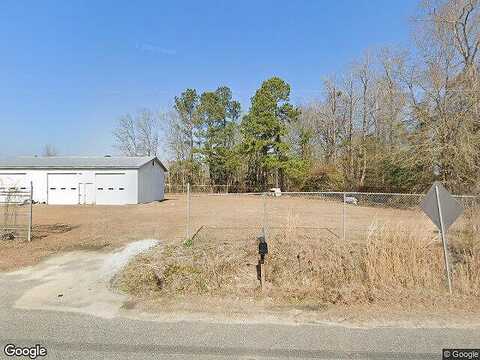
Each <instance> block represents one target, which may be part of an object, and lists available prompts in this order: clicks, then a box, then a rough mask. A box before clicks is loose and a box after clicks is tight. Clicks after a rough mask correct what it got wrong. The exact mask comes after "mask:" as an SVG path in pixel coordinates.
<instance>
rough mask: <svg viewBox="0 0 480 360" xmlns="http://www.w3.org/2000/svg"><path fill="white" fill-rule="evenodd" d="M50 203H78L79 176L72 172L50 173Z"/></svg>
mask: <svg viewBox="0 0 480 360" xmlns="http://www.w3.org/2000/svg"><path fill="white" fill-rule="evenodd" d="M47 176H48V203H49V204H52V205H76V204H78V194H79V190H78V176H77V174H75V173H71V174H48V175H47Z"/></svg>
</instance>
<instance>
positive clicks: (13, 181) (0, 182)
mask: <svg viewBox="0 0 480 360" xmlns="http://www.w3.org/2000/svg"><path fill="white" fill-rule="evenodd" d="M27 183H28V182H27V174H26V173H0V191H6V190H14V189H15V190H27V189H30V186H28V184H27Z"/></svg>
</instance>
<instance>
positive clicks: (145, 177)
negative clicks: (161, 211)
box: [138, 161, 165, 203]
mask: <svg viewBox="0 0 480 360" xmlns="http://www.w3.org/2000/svg"><path fill="white" fill-rule="evenodd" d="M164 187H165V171H164V170H163V168H162V167H161V166H160V165H159V164H158V163H157V162H152V161H150V162H148V163H147V164H145V165H143V166H142V167H141V168H140V169H139V170H138V202H139V203H148V202H152V201H159V200H163V199H164Z"/></svg>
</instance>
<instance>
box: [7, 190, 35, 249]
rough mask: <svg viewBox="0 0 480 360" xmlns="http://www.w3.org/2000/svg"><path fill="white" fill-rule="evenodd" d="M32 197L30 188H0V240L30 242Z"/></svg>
mask: <svg viewBox="0 0 480 360" xmlns="http://www.w3.org/2000/svg"><path fill="white" fill-rule="evenodd" d="M32 195H33V186H32V185H31V184H30V188H27V187H24V188H20V189H19V188H0V239H1V240H28V241H30V240H31V237H32V203H33V201H32Z"/></svg>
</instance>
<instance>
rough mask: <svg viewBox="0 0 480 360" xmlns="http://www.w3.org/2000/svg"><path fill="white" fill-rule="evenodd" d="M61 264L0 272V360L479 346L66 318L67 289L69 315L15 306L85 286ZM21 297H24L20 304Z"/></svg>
mask: <svg viewBox="0 0 480 360" xmlns="http://www.w3.org/2000/svg"><path fill="white" fill-rule="evenodd" d="M92 256H93V255H91V256H88V258H89V259H90V260H91V262H90V263H89V264H90V265H89V266H92V265H91V263H92V261H93V260H92ZM65 259H67V260H68V261H63V260H62V261H63V262H62V261H57V260H54V259H52V260H51V262H48V261H47V262H45V263H44V264H43V265H41V266H39V267H38V268H35V269H33V270H32V271H30V274H29V275H28V276H27V275H25V274H22V275H18V276H5V275H2V274H0V320H1V322H0V346H1V350H0V351H1V354H0V358H6V357H5V355H4V354H3V348H4V346H5V345H6V344H8V343H14V344H16V345H22V346H26V345H30V346H32V345H35V344H42V345H44V346H45V347H46V348H47V350H48V356H47V359H80V360H82V359H122V360H123V359H135V360H138V359H286V358H292V359H311V358H316V359H441V356H440V354H441V349H442V348H450V347H464V348H472V347H473V348H475V347H477V348H478V347H480V329H401V328H374V329H360V328H348V327H342V326H327V325H278V324H259V323H236V324H232V323H230V324H228V323H213V322H212V323H209V322H206V321H196V322H195V321H191V322H189V321H175V322H161V321H141V320H133V319H130V318H126V317H124V316H122V313H120V314H116V313H112V314H114V315H113V316H112V317H111V318H101V317H96V316H93V315H89V314H85V313H75V312H71V309H72V306H79V307H80V306H83V305H84V304H83V302H84V301H86V300H85V299H86V297H85V298H84V297H79V296H80V295H81V294H83V291H79V292H77V293H74V292H73V290H70V291H72V292H71V293H66V294H65V297H68V295H69V294H77V295H76V296H78V297H79V298H78V299H77V300H75V301H72V302H71V303H70V304H69V307H65V308H62V307H59V308H58V309H64V310H68V311H51V310H45V309H43V310H42V309H40V310H32V309H28V308H25V309H20V308H18V303H19V301H18V299H20V298H24V300H23V301H21V302H20V303H23V304H32V303H33V300H35V299H36V300H37V301H38V302H42V301H43V302H45V301H46V300H45V299H44V295H45V293H48V291H49V289H50V288H52V285H51V284H55V286H57V287H58V286H67V285H68V286H69V287H70V286H74V284H73V283H78V286H77V287H78V288H79V289H80V290H82V289H83V288H84V287H85V283H88V281H87V280H88V279H89V277H84V278H82V277H80V276H79V275H76V276H72V277H69V276H67V277H65V276H64V275H62V278H61V279H60V280H61V281H60V280H59V279H58V278H57V277H56V276H57V275H56V274H55V272H54V271H52V268H54V269H55V268H56V269H57V270H60V271H57V272H56V273H57V274H58V273H62V274H70V273H69V271H70V270H69V269H71V268H72V267H73V268H74V267H75V266H78V262H74V261H72V260H71V259H70V258H69V257H66V258H65ZM79 259H80V257H77V258H76V260H79ZM72 264H73V265H72ZM85 269H86V267H85ZM82 271H83V272H86V271H87V270H82ZM66 279H70V280H68V281H67V280H66ZM45 282H46V284H43V285H42V283H45ZM48 284H50V285H48ZM89 286H90V285H89ZM92 286H93V285H92ZM32 289H37V290H35V291H33V290H32ZM38 289H40V290H42V291H43V292H41V293H42V296H39V295H38V294H39V290H38ZM88 289H90V290H92V289H93V290H94V291H95V292H96V294H98V297H99V298H101V297H105V296H106V293H102V292H100V287H98V288H93V287H88ZM67 290H68V289H67V288H65V291H67ZM26 294H30V295H29V296H28V297H27V298H26ZM78 294H80V295H78ZM54 298H56V296H54ZM27 300H28V301H27ZM49 301H50V300H49ZM115 301H116V300H115ZM115 301H113V300H109V304H115ZM46 304H47V305H49V304H50V302H46ZM82 304H83V305H82Z"/></svg>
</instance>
